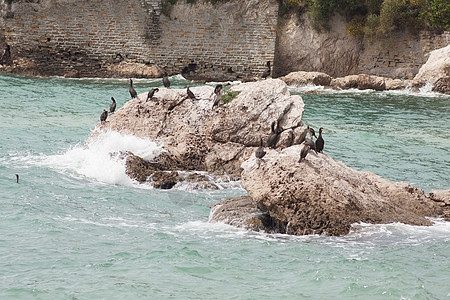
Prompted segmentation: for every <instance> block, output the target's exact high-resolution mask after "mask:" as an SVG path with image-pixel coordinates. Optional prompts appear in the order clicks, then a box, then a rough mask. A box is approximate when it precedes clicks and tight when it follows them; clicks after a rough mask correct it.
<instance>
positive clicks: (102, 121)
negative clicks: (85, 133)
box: [100, 109, 108, 124]
mask: <svg viewBox="0 0 450 300" xmlns="http://www.w3.org/2000/svg"><path fill="white" fill-rule="evenodd" d="M106 118H108V111H107V110H106V109H104V110H103V112H102V114H101V115H100V123H101V124H103V123H105V121H106Z"/></svg>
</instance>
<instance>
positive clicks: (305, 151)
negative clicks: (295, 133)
mask: <svg viewBox="0 0 450 300" xmlns="http://www.w3.org/2000/svg"><path fill="white" fill-rule="evenodd" d="M309 149H310V148H309V145H307V144H305V145H304V146H303V148H302V150H301V151H300V160H299V161H298V162H302V160H303V159H305V158H306V155H308V152H309Z"/></svg>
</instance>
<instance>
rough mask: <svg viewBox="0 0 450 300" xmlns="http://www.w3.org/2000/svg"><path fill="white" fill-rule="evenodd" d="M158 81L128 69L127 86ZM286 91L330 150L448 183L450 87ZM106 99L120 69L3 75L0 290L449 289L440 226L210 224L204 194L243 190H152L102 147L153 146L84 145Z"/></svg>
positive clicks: (292, 294)
mask: <svg viewBox="0 0 450 300" xmlns="http://www.w3.org/2000/svg"><path fill="white" fill-rule="evenodd" d="M172 80H173V83H172V85H174V86H175V87H185V85H186V84H187V81H185V80H184V79H182V78H181V77H180V76H177V77H172ZM161 85H162V83H161V81H160V80H135V88H136V90H137V91H138V93H142V92H146V91H148V90H149V89H150V88H151V87H156V86H161ZM291 92H292V93H298V94H301V95H302V96H303V99H304V102H305V104H306V108H305V113H304V118H303V120H304V122H305V123H306V124H308V125H311V126H313V127H314V128H318V127H323V128H324V133H323V135H324V138H325V141H326V144H325V151H326V153H327V154H328V155H330V156H332V157H334V158H335V159H337V160H341V161H343V162H344V163H345V164H347V165H348V166H350V167H352V168H355V169H358V170H362V171H371V172H374V173H376V174H379V175H381V176H382V177H385V178H388V179H391V180H394V181H405V182H408V183H410V184H413V185H414V186H416V187H419V188H422V189H424V190H425V191H426V192H428V191H430V190H431V189H448V188H450V184H449V182H450V175H449V174H450V152H449V149H450V124H449V121H450V97H449V96H443V95H437V94H433V93H427V92H422V93H416V94H413V93H406V92H402V93H392V92H389V93H388V92H386V93H382V92H370V91H369V92H357V91H350V92H349V91H346V92H333V91H326V90H325V91H324V90H322V91H321V93H319V94H317V93H316V94H309V93H306V90H302V89H294V88H292V89H291ZM111 96H113V97H114V98H115V99H116V100H117V102H118V107H121V106H122V105H123V104H124V103H125V102H126V101H127V100H129V94H128V82H127V80H109V79H108V80H106V79H105V80H101V79H78V80H77V79H62V78H51V79H41V78H29V77H20V76H12V75H6V74H2V75H0V130H1V134H0V214H1V220H0V299H168V298H169V299H330V298H336V299H450V285H449V284H448V278H450V261H449V254H450V224H449V223H448V222H443V221H441V220H436V224H435V225H434V226H432V227H415V226H407V225H402V224H388V225H368V224H355V226H354V228H353V230H352V232H351V233H350V234H349V235H347V236H345V237H322V236H306V237H292V236H286V235H268V234H263V233H255V232H249V231H245V230H241V229H235V228H232V227H229V226H226V225H223V224H208V223H207V221H208V216H209V206H210V205H212V204H215V203H217V202H218V201H220V200H223V199H226V198H229V197H234V196H238V195H243V194H245V191H244V190H242V189H241V188H240V187H239V185H238V184H234V185H225V184H222V187H223V189H221V190H219V191H195V190H191V189H190V188H189V186H181V187H179V188H177V189H174V190H170V191H159V190H153V189H151V188H149V187H147V186H142V185H138V184H135V183H134V182H132V181H131V180H130V179H129V178H128V177H127V176H126V175H125V174H124V166H123V163H122V162H121V161H116V160H114V159H111V158H110V157H109V152H111V151H118V150H132V151H134V152H137V153H139V154H140V155H142V156H144V157H147V158H151V157H154V156H155V155H157V154H158V152H159V151H160V148H159V147H158V145H156V144H155V143H153V142H152V141H148V140H143V139H138V138H135V137H130V136H121V135H118V134H110V135H105V136H104V137H103V140H102V143H98V144H96V145H94V146H92V147H91V148H90V149H84V148H83V143H84V141H85V140H86V138H87V137H88V136H89V135H90V131H91V130H92V129H93V128H94V126H95V125H96V123H97V122H98V120H99V116H100V113H101V112H102V110H103V108H107V107H109V104H110V100H109V99H110V97H111ZM16 173H17V174H19V175H20V178H21V180H20V183H19V184H16V183H15V175H14V174H16ZM219 184H220V183H219Z"/></svg>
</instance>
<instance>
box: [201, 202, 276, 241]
mask: <svg viewBox="0 0 450 300" xmlns="http://www.w3.org/2000/svg"><path fill="white" fill-rule="evenodd" d="M209 222H210V223H218V222H221V223H225V224H229V225H232V226H235V227H241V228H246V229H249V230H254V231H264V232H275V231H274V230H273V231H270V228H273V224H272V218H271V217H270V216H269V214H268V213H264V212H262V211H261V209H259V208H258V205H257V203H256V202H255V201H253V200H252V199H251V198H250V197H249V196H242V197H237V198H231V199H226V200H223V201H221V202H219V203H217V204H214V205H212V206H211V213H210V219H209ZM273 229H274V228H273Z"/></svg>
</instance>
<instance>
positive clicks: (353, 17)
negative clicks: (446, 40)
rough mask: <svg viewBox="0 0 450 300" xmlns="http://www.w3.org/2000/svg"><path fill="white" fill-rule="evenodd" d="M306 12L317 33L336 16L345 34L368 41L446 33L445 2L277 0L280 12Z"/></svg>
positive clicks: (448, 9) (448, 6)
mask: <svg viewBox="0 0 450 300" xmlns="http://www.w3.org/2000/svg"><path fill="white" fill-rule="evenodd" d="M292 10H297V11H299V12H306V13H307V14H309V15H310V16H311V17H312V20H313V24H314V27H315V28H316V29H317V30H329V29H330V25H329V23H328V20H329V19H330V17H331V16H332V15H333V14H335V13H337V14H340V15H342V16H345V17H346V18H347V20H348V21H349V26H348V32H349V33H350V34H351V35H353V36H355V37H358V38H360V37H363V36H365V37H366V38H368V39H369V40H374V39H377V38H383V37H388V36H389V35H390V34H391V33H392V32H394V31H397V30H408V31H410V32H413V33H415V32H418V31H419V30H423V29H427V30H434V31H444V30H450V2H449V1H448V0H281V12H282V13H286V12H289V11H292Z"/></svg>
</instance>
